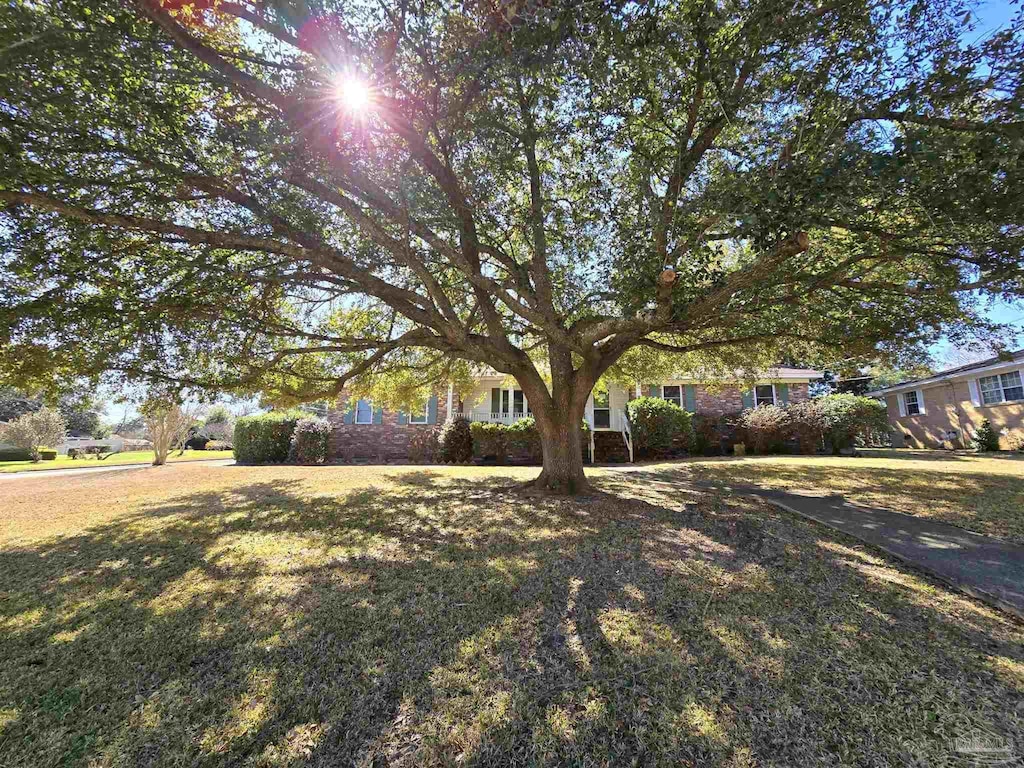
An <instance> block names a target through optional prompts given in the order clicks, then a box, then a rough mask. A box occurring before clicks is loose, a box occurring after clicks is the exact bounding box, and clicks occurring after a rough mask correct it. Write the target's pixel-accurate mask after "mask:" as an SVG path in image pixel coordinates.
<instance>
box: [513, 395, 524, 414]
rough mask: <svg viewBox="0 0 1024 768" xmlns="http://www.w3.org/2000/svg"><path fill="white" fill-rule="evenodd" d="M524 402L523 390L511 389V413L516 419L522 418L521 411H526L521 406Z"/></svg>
mask: <svg viewBox="0 0 1024 768" xmlns="http://www.w3.org/2000/svg"><path fill="white" fill-rule="evenodd" d="M525 402H526V401H525V400H524V399H523V390H521V389H513V390H512V413H513V414H514V415H516V416H517V417H520V418H521V417H522V415H523V411H524V410H526V409H525V408H524V407H523V406H524V403H525Z"/></svg>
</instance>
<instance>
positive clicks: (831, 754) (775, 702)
mask: <svg viewBox="0 0 1024 768" xmlns="http://www.w3.org/2000/svg"><path fill="white" fill-rule="evenodd" d="M535 473H536V470H529V469H500V470H487V469H483V468H429V469H415V468H409V467H406V468H402V467H394V468H376V467H323V468H313V467H238V466H226V467H211V466H196V465H192V466H189V465H187V464H186V465H178V466H168V467H160V468H149V469H143V470H139V471H137V472H131V473H111V474H101V475H89V476H84V475H83V476H72V477H68V478H65V479H63V480H62V482H61V483H59V484H57V483H52V482H46V481H44V480H43V479H39V480H36V479H34V478H30V479H22V480H18V481H12V482H10V483H5V484H0V509H4V516H3V519H2V520H0V523H2V525H3V527H0V596H2V600H0V658H2V659H3V660H4V663H3V664H0V755H3V760H2V761H0V762H2V763H3V765H4V766H5V768H8V767H10V768H15V767H20V766H38V765H67V766H87V765H88V766H138V765H147V766H178V765H239V766H243V765H244V766H306V765H309V766H312V765H327V764H330V765H360V766H378V765H381V766H383V765H388V766H456V765H458V766H513V765H514V766H562V765H574V766H634V765H637V766H687V765H713V766H732V767H733V768H735V767H737V766H753V765H775V766H804V765H806V766H811V765H815V766H817V765H864V766H868V765H871V766H875V765H894V766H895V765H900V766H902V765H922V766H924V765H959V764H966V763H967V760H966V756H965V755H962V754H959V753H958V752H957V746H956V739H958V738H967V739H969V738H970V737H971V736H972V735H974V734H976V733H987V734H994V735H996V736H998V737H1000V738H1007V739H1013V738H1016V739H1019V738H1020V734H1021V733H1024V651H1022V648H1024V631H1022V627H1021V625H1020V624H1016V623H1014V622H1013V621H1011V620H1009V619H1008V618H1006V617H1004V616H1002V615H1000V614H998V613H996V612H994V611H992V610H990V609H988V608H987V607H984V606H982V605H980V604H978V603H975V602H973V601H971V600H969V599H967V598H963V597H961V596H958V595H955V594H952V593H950V592H948V591H946V590H945V589H943V588H942V587H940V586H936V585H935V584H933V583H931V582H929V581H927V580H926V579H924V578H923V577H921V576H919V575H917V574H915V573H912V572H910V571H907V570H905V569H903V568H901V567H900V566H898V565H896V564H894V563H893V562H891V561H889V560H888V559H886V558H885V557H883V556H880V555H878V554H877V553H875V552H873V551H871V550H869V549H867V548H865V547H862V546H860V545H858V544H856V543H855V542H852V541H851V540H849V539H846V538H844V537H842V536H840V535H837V534H833V533H831V532H829V531H827V530H825V529H822V528H820V527H818V526H815V525H812V524H810V523H806V522H804V521H802V520H799V519H795V518H792V517H790V516H788V515H786V514H785V513H782V512H780V511H778V510H776V509H775V508H773V507H770V506H767V505H764V504H762V503H759V502H758V501H756V500H752V499H749V498H742V497H738V496H729V495H716V494H711V493H708V492H706V491H701V490H699V489H697V488H695V487H692V486H689V485H688V484H686V483H685V482H682V481H679V482H666V481H665V480H664V479H662V475H661V474H660V473H659V472H657V471H652V472H646V471H640V472H634V473H619V472H615V471H612V470H595V471H593V475H592V477H593V479H594V482H595V484H596V486H597V488H598V491H597V492H595V493H594V494H593V495H591V496H590V497H588V498H580V499H573V500H559V499H551V498H544V497H534V496H524V495H522V493H521V492H519V491H518V490H516V489H514V488H513V483H515V482H519V481H522V480H523V479H525V478H527V477H530V476H532V475H534V474H535ZM1022 747H1024V745H1021V744H1020V743H1019V742H1018V743H1017V744H1016V746H1015V749H1017V754H1018V755H1019V754H1021V750H1022Z"/></svg>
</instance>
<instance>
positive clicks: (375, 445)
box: [327, 392, 448, 462]
mask: <svg viewBox="0 0 1024 768" xmlns="http://www.w3.org/2000/svg"><path fill="white" fill-rule="evenodd" d="M349 408H350V405H349V403H348V395H346V394H342V396H341V397H340V398H338V405H337V408H332V409H331V411H330V412H329V413H328V414H327V419H328V420H329V421H330V422H331V424H332V425H333V427H334V429H333V430H332V432H331V440H330V457H331V459H332V460H334V461H352V460H367V459H368V460H371V461H376V462H385V461H408V460H409V445H410V442H411V441H412V438H413V436H414V435H416V434H417V433H425V432H429V431H430V430H432V429H434V427H435V426H436V424H443V423H444V422H445V420H446V419H447V418H448V393H447V392H439V393H437V422H436V424H400V423H399V417H398V413H397V412H396V411H384V412H383V414H382V416H381V423H380V424H354V423H353V424H346V423H345V413H346V412H347V411H348V410H349Z"/></svg>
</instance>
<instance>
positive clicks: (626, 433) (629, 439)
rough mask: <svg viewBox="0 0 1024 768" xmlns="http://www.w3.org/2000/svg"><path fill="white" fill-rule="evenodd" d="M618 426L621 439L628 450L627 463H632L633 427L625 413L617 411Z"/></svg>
mask: <svg viewBox="0 0 1024 768" xmlns="http://www.w3.org/2000/svg"><path fill="white" fill-rule="evenodd" d="M619 424H621V425H622V439H623V440H624V441H625V442H626V448H627V449H628V450H629V463H630V464H632V463H633V425H632V424H630V423H629V416H627V415H626V412H625V411H619Z"/></svg>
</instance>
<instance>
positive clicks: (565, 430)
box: [534, 414, 587, 495]
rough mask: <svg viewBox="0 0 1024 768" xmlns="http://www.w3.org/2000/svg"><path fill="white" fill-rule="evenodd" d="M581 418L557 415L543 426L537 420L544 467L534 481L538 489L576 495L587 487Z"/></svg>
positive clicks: (570, 415)
mask: <svg viewBox="0 0 1024 768" xmlns="http://www.w3.org/2000/svg"><path fill="white" fill-rule="evenodd" d="M580 422H581V417H575V416H573V415H572V414H559V415H558V416H557V417H556V418H554V419H552V420H550V421H549V423H548V424H547V425H546V426H544V425H542V423H541V422H538V425H537V426H538V428H539V429H540V437H541V449H542V450H543V453H544V468H543V469H542V470H541V473H540V476H539V477H538V478H537V479H536V480H535V481H534V486H535V487H537V488H538V489H540V490H544V491H550V492H552V493H564V494H569V495H572V494H576V493H581V492H583V491H585V490H586V489H587V478H586V477H585V476H584V474H583V431H582V430H581V429H580Z"/></svg>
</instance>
